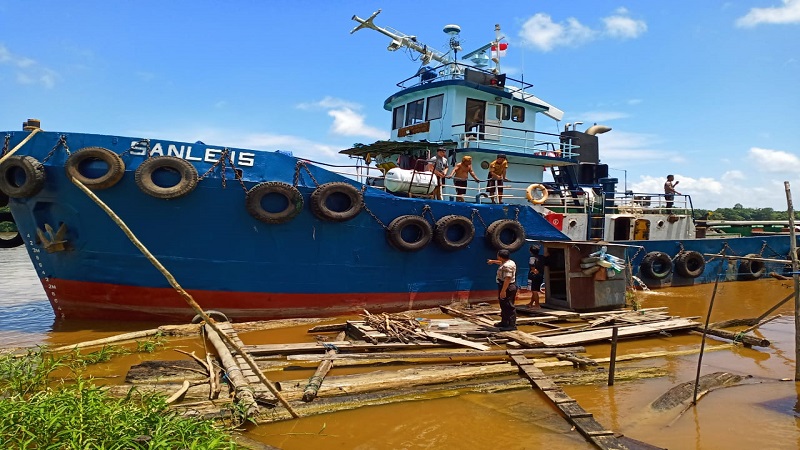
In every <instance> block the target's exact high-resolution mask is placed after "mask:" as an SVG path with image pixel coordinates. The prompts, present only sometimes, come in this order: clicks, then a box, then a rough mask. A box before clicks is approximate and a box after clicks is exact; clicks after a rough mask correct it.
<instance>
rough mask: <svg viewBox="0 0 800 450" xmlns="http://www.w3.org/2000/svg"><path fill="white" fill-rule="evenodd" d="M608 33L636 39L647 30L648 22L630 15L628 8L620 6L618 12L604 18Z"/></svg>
mask: <svg viewBox="0 0 800 450" xmlns="http://www.w3.org/2000/svg"><path fill="white" fill-rule="evenodd" d="M603 23H605V25H606V34H608V35H609V36H611V37H614V38H619V39H634V38H637V37H639V36H641V35H642V34H643V33H644V32H645V31H647V24H646V23H644V21H642V20H635V19H632V18H630V17H628V10H626V9H625V8H620V9H618V10H617V14H616V15H614V16H609V17H605V18H603Z"/></svg>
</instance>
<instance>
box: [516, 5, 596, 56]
mask: <svg viewBox="0 0 800 450" xmlns="http://www.w3.org/2000/svg"><path fill="white" fill-rule="evenodd" d="M594 35H595V32H594V31H592V30H591V29H590V28H589V27H587V26H584V25H582V24H581V23H580V22H578V20H577V19H574V18H572V17H570V18H569V19H567V20H566V22H565V23H555V22H553V20H552V19H551V18H550V16H549V15H547V14H543V13H537V14H535V15H534V16H533V17H531V18H530V19H528V20H526V21H525V23H524V24H523V25H522V29H521V30H520V32H519V36H520V37H521V38H522V42H523V44H527V45H530V46H532V47H536V48H538V49H540V50H542V51H545V52H548V51H550V50H553V49H554V48H556V47H562V46H573V47H574V46H578V45H580V44H584V43H586V42H589V41H591V40H592V39H593V38H594Z"/></svg>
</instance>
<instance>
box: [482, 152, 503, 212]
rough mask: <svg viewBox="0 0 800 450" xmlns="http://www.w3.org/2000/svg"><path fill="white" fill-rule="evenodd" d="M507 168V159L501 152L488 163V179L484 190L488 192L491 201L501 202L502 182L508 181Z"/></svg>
mask: <svg viewBox="0 0 800 450" xmlns="http://www.w3.org/2000/svg"><path fill="white" fill-rule="evenodd" d="M507 170H508V159H507V158H506V155H504V154H502V153H501V154H499V155H497V158H496V159H495V160H494V161H492V162H491V164H489V177H488V178H489V181H488V182H487V183H486V192H488V193H489V198H491V199H492V203H503V182H504V181H508V178H506V171H507Z"/></svg>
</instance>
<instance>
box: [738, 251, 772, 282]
mask: <svg viewBox="0 0 800 450" xmlns="http://www.w3.org/2000/svg"><path fill="white" fill-rule="evenodd" d="M744 257H745V258H761V255H756V254H755V253H750V254H748V255H744ZM766 271H767V266H766V265H765V264H764V261H755V260H749V259H743V260H741V261H739V278H741V279H743V280H757V279H759V278H761V277H763V276H764V273H766Z"/></svg>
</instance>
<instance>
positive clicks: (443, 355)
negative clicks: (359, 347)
mask: <svg viewBox="0 0 800 450" xmlns="http://www.w3.org/2000/svg"><path fill="white" fill-rule="evenodd" d="M563 352H571V353H584V352H586V348H585V347H553V348H525V349H519V350H489V351H474V350H462V349H458V350H438V351H428V352H402V353H401V352H392V353H349V354H345V355H322V354H296V355H287V356H286V360H287V361H312V362H313V361H324V360H328V359H331V360H359V359H376V360H377V359H386V360H398V361H402V360H407V359H465V358H498V357H499V358H502V357H505V356H509V355H529V356H555V355H557V354H559V353H563ZM529 364H533V361H530V360H529Z"/></svg>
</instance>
